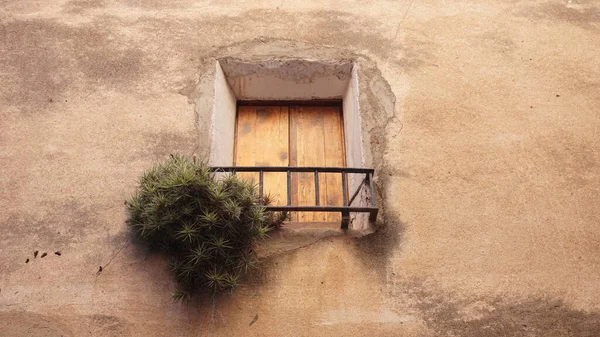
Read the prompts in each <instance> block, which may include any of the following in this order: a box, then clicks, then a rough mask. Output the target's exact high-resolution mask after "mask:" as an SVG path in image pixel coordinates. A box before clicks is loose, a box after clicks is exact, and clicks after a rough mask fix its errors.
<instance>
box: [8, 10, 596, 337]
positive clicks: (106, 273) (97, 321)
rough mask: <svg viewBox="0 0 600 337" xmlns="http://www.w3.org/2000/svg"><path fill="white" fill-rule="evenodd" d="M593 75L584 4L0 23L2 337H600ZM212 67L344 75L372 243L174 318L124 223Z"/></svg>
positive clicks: (129, 13)
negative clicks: (284, 67)
mask: <svg viewBox="0 0 600 337" xmlns="http://www.w3.org/2000/svg"><path fill="white" fill-rule="evenodd" d="M598 55H600V3H599V2H598V1H595V0H563V1H554V0H551V1H541V0H530V1H492V0H459V1H440V0H424V1H362V0H357V1H311V0H308V1H299V0H293V1H271V0H265V1H239V2H234V1H224V0H222V1H195V0H171V1H168V0H160V1H159V0H121V1H118V0H71V1H67V0H51V1H35V0H30V1H21V0H1V1H0V165H1V169H2V173H1V174H0V228H1V230H2V234H1V235H0V269H1V274H0V336H473V337H476V336H477V337H479V336H482V337H485V336H577V337H579V336H586V337H596V336H600V226H599V225H600V207H598V205H599V204H600V151H599V149H600V136H599V134H598V129H599V127H600V115H599V111H600V80H599V79H600V60H599V57H598ZM229 56H230V57H236V58H240V57H241V58H247V59H249V60H251V59H255V58H265V57H266V58H268V57H277V56H286V57H302V58H307V59H321V58H322V59H352V60H358V62H359V63H360V64H361V77H360V88H361V109H362V112H363V116H368V118H367V119H368V120H369V123H370V124H368V125H366V128H367V130H366V131H365V132H367V136H368V138H367V139H368V141H369V143H370V149H371V153H370V154H369V160H370V162H372V163H373V165H374V166H375V167H376V169H377V172H378V181H377V187H378V190H379V193H380V197H381V198H382V202H383V206H384V210H383V212H382V216H381V220H382V223H381V224H380V227H381V228H380V230H379V231H377V232H376V233H374V234H371V235H367V236H363V237H360V238H356V237H353V236H350V235H340V234H339V233H335V235H329V234H327V233H321V234H318V233H317V234H314V233H312V234H303V235H301V234H293V233H283V234H278V235H276V236H275V237H274V238H273V239H272V240H271V241H270V242H268V243H265V246H264V247H263V249H264V250H265V251H270V253H269V254H263V260H262V263H261V268H260V270H259V271H257V272H255V273H254V274H253V275H251V276H250V277H248V278H247V280H246V282H245V285H244V287H242V288H241V289H239V290H238V291H236V292H235V293H233V294H231V295H227V296H222V297H220V298H214V299H210V298H207V299H200V300H198V301H197V302H195V303H193V304H192V305H191V306H187V307H186V306H181V305H180V304H177V303H173V302H172V301H171V299H170V290H171V288H172V286H173V284H172V280H171V278H170V277H169V274H168V273H167V271H165V268H164V265H165V261H164V259H163V258H162V257H160V256H155V255H151V254H149V253H148V252H145V251H143V250H142V249H140V248H139V247H136V246H135V245H133V244H131V243H130V242H129V239H128V231H127V229H126V227H125V224H124V219H125V212H124V207H123V200H124V199H125V198H126V197H127V196H128V195H129V194H130V193H132V192H133V190H134V189H135V185H136V179H137V177H138V175H139V174H140V173H141V172H142V171H143V170H144V169H145V168H147V167H148V166H150V165H151V164H152V163H154V162H155V161H156V160H159V159H161V158H164V156H166V155H168V154H169V153H173V152H180V153H185V154H192V153H197V154H202V153H203V151H204V148H203V146H204V144H206V142H205V140H206V139H205V137H206V132H205V131H206V130H204V129H203V128H202V125H203V124H202V123H201V122H202V121H201V117H202V116H197V113H196V111H197V110H196V106H195V105H196V104H198V102H202V98H201V97H199V96H198V95H200V96H201V94H202V92H201V90H200V89H201V88H202V81H203V78H204V77H203V76H204V75H205V74H204V73H203V72H204V71H206V69H208V67H209V66H212V67H213V69H214V63H212V61H213V60H214V59H217V58H222V57H229ZM363 75H364V76H363ZM363 102H365V104H364V106H363ZM296 236H297V237H296ZM269 247H271V248H269ZM286 247H287V248H286ZM289 247H293V249H288V248H289ZM269 249H271V250H269ZM36 250H37V251H39V255H38V256H37V257H36V258H34V256H33V252H34V251H36ZM55 251H60V252H61V255H60V256H58V255H55V253H54V252H55ZM42 253H47V254H48V255H47V256H45V257H43V258H42V257H41V255H42ZM26 259H30V261H29V262H28V263H26ZM99 266H102V267H103V270H102V272H98V269H99ZM252 321H254V323H253V324H250V323H251V322H252Z"/></svg>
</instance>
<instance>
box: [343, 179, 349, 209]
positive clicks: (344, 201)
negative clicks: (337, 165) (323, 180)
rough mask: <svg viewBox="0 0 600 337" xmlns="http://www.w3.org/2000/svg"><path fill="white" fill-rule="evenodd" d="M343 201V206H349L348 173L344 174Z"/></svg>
mask: <svg viewBox="0 0 600 337" xmlns="http://www.w3.org/2000/svg"><path fill="white" fill-rule="evenodd" d="M342 200H343V205H344V206H348V191H347V186H346V172H342Z"/></svg>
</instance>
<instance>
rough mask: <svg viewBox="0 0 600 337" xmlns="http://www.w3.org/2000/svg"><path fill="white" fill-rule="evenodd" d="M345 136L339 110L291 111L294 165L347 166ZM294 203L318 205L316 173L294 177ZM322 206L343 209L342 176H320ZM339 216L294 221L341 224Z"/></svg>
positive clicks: (300, 217) (304, 215)
mask: <svg viewBox="0 0 600 337" xmlns="http://www.w3.org/2000/svg"><path fill="white" fill-rule="evenodd" d="M342 140H343V134H342V121H341V111H340V108H339V107H331V106H327V107H319V106H292V107H290V163H291V165H295V166H344V152H343V141H342ZM294 176H295V177H294V187H295V189H294V190H293V194H292V201H293V202H294V203H296V204H297V205H301V206H311V205H315V185H314V174H313V173H296V174H294ZM319 185H320V186H319V203H320V205H323V206H326V205H331V206H333V205H342V185H341V175H340V174H336V173H320V174H319ZM340 220H341V217H340V215H339V214H336V213H324V212H301V213H298V214H297V215H295V217H293V218H292V221H298V222H339V221H340Z"/></svg>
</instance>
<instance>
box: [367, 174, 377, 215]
mask: <svg viewBox="0 0 600 337" xmlns="http://www.w3.org/2000/svg"><path fill="white" fill-rule="evenodd" d="M367 180H368V183H369V190H370V192H371V207H375V208H376V207H377V200H375V187H374V186H373V175H372V174H370V173H369V174H367Z"/></svg>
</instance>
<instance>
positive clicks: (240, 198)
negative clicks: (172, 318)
mask: <svg viewBox="0 0 600 337" xmlns="http://www.w3.org/2000/svg"><path fill="white" fill-rule="evenodd" d="M139 185H140V186H139V189H138V191H137V192H136V193H135V194H134V195H133V196H131V197H130V198H129V199H128V200H127V201H126V202H125V204H126V206H127V210H128V213H129V218H128V219H127V224H128V225H129V226H130V227H131V228H132V229H133V230H134V232H135V234H136V235H137V237H138V238H139V239H140V240H141V241H144V242H146V243H148V244H149V245H151V246H152V247H154V248H156V249H159V250H161V251H165V252H167V253H168V254H171V255H172V261H171V262H170V269H171V270H172V272H173V273H174V275H175V278H176V280H177V281H178V283H179V286H178V288H177V290H176V291H175V292H174V294H173V298H174V299H179V300H186V299H189V297H190V296H191V295H193V294H194V293H196V292H198V291H201V290H207V291H210V292H220V291H224V290H231V289H233V288H235V286H236V285H237V284H238V283H239V279H240V277H241V276H242V275H243V274H244V273H247V272H248V271H249V270H250V269H251V268H253V267H254V266H255V265H256V252H255V250H254V247H255V243H256V241H257V240H259V239H260V238H263V237H265V236H267V232H268V231H269V230H271V228H272V226H273V225H274V224H275V223H274V222H273V220H274V219H279V218H277V217H276V216H274V215H273V213H269V212H266V210H265V208H264V207H263V205H265V203H264V200H259V199H258V197H257V193H256V186H255V185H253V184H252V183H250V182H247V181H244V180H241V179H238V178H236V177H235V176H231V175H229V176H226V177H224V178H222V179H217V178H216V177H215V176H214V175H213V174H212V173H211V171H210V168H209V167H208V166H207V165H206V164H204V163H198V162H196V161H195V160H190V159H188V158H186V157H183V156H171V157H170V158H169V160H167V161H165V162H163V163H161V164H159V165H156V166H155V167H153V168H152V169H150V170H148V171H146V172H144V173H143V174H142V176H141V177H140V180H139Z"/></svg>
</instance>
